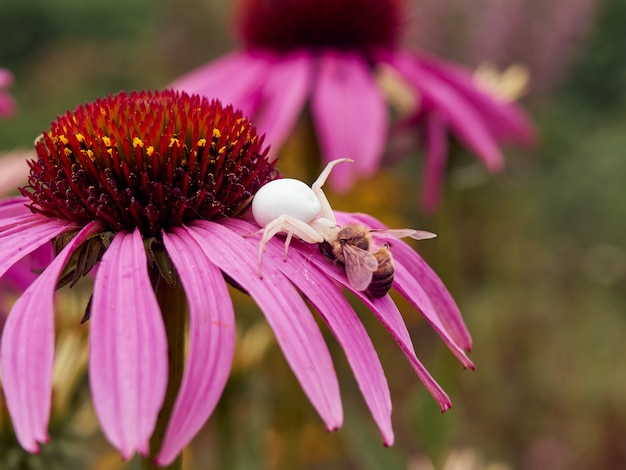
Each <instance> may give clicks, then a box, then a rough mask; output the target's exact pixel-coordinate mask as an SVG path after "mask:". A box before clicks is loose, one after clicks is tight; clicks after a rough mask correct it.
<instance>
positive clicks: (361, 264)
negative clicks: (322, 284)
mask: <svg viewBox="0 0 626 470" xmlns="http://www.w3.org/2000/svg"><path fill="white" fill-rule="evenodd" d="M343 256H344V259H345V263H344V264H345V267H346V275H347V276H348V282H350V285H351V286H352V287H353V288H354V289H356V290H358V291H362V290H365V289H367V288H368V286H369V285H370V283H371V282H372V275H373V273H374V271H376V269H378V260H377V259H376V257H375V256H374V255H373V254H372V253H370V252H369V251H367V250H362V249H361V248H358V247H356V246H352V245H348V244H345V245H343Z"/></svg>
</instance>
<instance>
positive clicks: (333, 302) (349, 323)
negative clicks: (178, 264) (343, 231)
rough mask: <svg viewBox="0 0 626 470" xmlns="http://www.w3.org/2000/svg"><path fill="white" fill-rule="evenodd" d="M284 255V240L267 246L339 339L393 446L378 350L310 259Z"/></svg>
mask: <svg viewBox="0 0 626 470" xmlns="http://www.w3.org/2000/svg"><path fill="white" fill-rule="evenodd" d="M225 224H226V226H228V227H230V228H232V230H233V231H236V232H237V233H239V234H241V235H245V234H249V233H252V232H254V231H255V230H256V229H257V228H258V227H256V225H253V224H250V223H246V222H244V221H242V220H236V219H228V220H227V221H226V222H225ZM249 241H250V242H251V243H252V245H253V246H256V247H257V248H258V242H259V240H258V239H254V238H251V239H249ZM294 246H295V243H294ZM283 255H284V243H283V240H280V239H277V238H274V239H272V240H271V241H270V242H269V243H268V244H267V245H266V246H265V256H266V258H267V259H269V260H272V261H275V263H274V264H275V265H276V267H277V268H278V269H280V270H281V271H282V272H283V273H285V275H286V276H287V277H288V278H289V279H290V280H291V282H293V283H294V284H295V285H296V286H297V287H298V289H300V291H301V292H302V293H303V294H304V295H305V296H306V297H307V298H308V299H309V301H310V302H311V303H312V304H313V306H314V307H315V308H316V309H317V311H318V312H319V314H320V315H321V316H322V318H323V319H324V321H325V322H326V324H327V325H328V327H329V328H330V330H331V331H332V332H333V334H334V335H335V337H336V338H337V341H338V342H339V344H340V345H341V347H342V348H343V350H344V352H345V354H346V357H347V359H348V362H349V364H350V367H351V368H352V370H353V372H354V376H355V378H356V381H357V383H358V385H359V388H360V390H361V393H362V394H363V398H364V399H365V402H366V403H367V406H368V407H369V409H370V411H371V413H372V416H373V417H374V420H375V421H376V423H377V424H378V427H379V429H380V432H381V434H382V436H383V442H384V444H385V445H391V444H393V429H392V426H391V397H390V394H389V387H388V385H387V379H386V378H385V374H384V372H383V368H382V365H381V363H380V360H379V359H378V355H377V353H376V349H374V345H373V344H372V341H371V340H370V338H369V336H368V335H367V331H366V330H365V328H364V327H363V324H362V323H361V321H360V320H359V317H358V316H357V314H356V312H355V311H354V310H353V309H352V307H351V306H350V304H349V302H348V301H347V300H346V299H345V297H344V296H343V295H342V294H341V292H340V291H339V289H338V288H337V285H336V284H335V283H334V282H333V281H332V280H331V279H329V278H328V277H327V276H326V275H324V274H323V273H322V272H320V271H319V270H318V269H316V268H314V267H313V266H312V265H311V263H310V259H309V256H304V255H303V254H302V253H301V252H300V251H299V250H298V249H297V248H295V249H293V250H290V251H289V258H288V262H286V263H285V262H283Z"/></svg>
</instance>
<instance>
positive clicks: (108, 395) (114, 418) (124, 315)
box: [89, 229, 167, 459]
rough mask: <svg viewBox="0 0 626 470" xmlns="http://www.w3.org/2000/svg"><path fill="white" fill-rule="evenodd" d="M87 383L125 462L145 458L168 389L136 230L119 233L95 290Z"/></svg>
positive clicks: (161, 335)
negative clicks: (138, 454)
mask: <svg viewBox="0 0 626 470" xmlns="http://www.w3.org/2000/svg"><path fill="white" fill-rule="evenodd" d="M91 308H92V314H91V320H90V321H91V327H90V329H91V331H90V335H89V348H90V356H89V378H90V383H91V393H92V396H93V403H94V408H95V411H96V414H97V416H98V419H99V421H100V425H101V427H102V430H103V432H104V434H105V436H106V437H107V439H108V440H109V441H110V442H111V443H112V444H113V445H114V446H115V447H117V448H118V449H119V450H120V452H121V454H122V457H123V458H125V459H126V458H129V457H130V456H131V455H132V454H133V453H134V452H135V451H139V452H141V453H142V454H144V455H146V454H147V453H148V451H149V439H150V436H151V434H152V431H153V429H154V425H155V423H156V419H157V416H158V413H159V409H160V408H161V405H162V403H163V399H164V397H165V390H166V386H167V338H166V334H165V326H164V324H163V318H162V317H161V312H160V310H159V305H158V303H157V299H156V296H155V294H154V291H153V290H152V285H151V284H150V278H149V277H148V268H147V260H146V253H145V248H144V245H143V241H142V237H141V234H140V233H139V231H138V230H137V229H136V230H135V231H134V232H133V233H132V234H131V233H124V232H119V233H118V234H117V235H115V238H114V239H113V242H112V243H111V245H110V246H109V248H108V249H107V251H106V252H105V253H104V256H103V257H102V261H101V262H100V265H99V268H98V272H97V275H96V280H95V285H94V289H93V301H92V305H91Z"/></svg>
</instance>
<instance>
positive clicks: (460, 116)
mask: <svg viewBox="0 0 626 470" xmlns="http://www.w3.org/2000/svg"><path fill="white" fill-rule="evenodd" d="M387 60H388V61H389V64H390V65H391V66H392V67H394V68H395V69H396V70H397V71H398V72H399V73H400V74H401V75H402V76H403V77H404V78H405V79H406V80H407V81H408V82H409V83H411V84H412V85H413V86H414V87H415V88H416V90H417V91H418V93H419V95H420V96H421V98H422V107H423V108H428V109H427V110H424V109H422V111H423V112H428V110H429V109H436V110H437V111H438V112H439V113H440V114H441V116H442V117H443V118H445V119H446V121H447V122H449V123H450V127H451V128H452V129H453V130H454V131H455V132H456V134H457V135H458V137H459V139H460V140H461V141H463V142H464V143H465V145H467V146H468V147H469V148H470V149H472V150H473V151H474V153H476V155H477V156H478V157H479V158H480V159H482V160H483V162H484V163H485V165H486V166H487V168H489V169H490V170H491V171H497V170H500V169H502V167H503V166H504V160H503V158H502V154H501V152H500V148H499V147H498V144H497V141H496V137H495V135H493V134H492V132H491V131H490V129H489V127H488V126H487V125H486V122H485V118H484V117H483V116H482V115H481V113H480V111H479V110H477V109H476V108H474V106H472V104H471V103H470V102H469V101H468V100H467V99H466V98H465V97H464V96H463V95H461V94H460V93H459V91H458V90H455V89H454V87H452V86H450V84H448V83H446V82H445V81H443V80H441V79H439V78H437V77H436V76H434V75H432V74H431V73H430V72H428V71H427V70H426V69H424V68H423V67H421V66H420V64H419V61H418V60H417V59H416V58H415V57H413V56H410V55H408V54H403V53H395V54H391V55H389V56H388V57H387Z"/></svg>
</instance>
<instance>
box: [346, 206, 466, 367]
mask: <svg viewBox="0 0 626 470" xmlns="http://www.w3.org/2000/svg"><path fill="white" fill-rule="evenodd" d="M336 214H337V220H342V217H343V218H344V219H345V218H346V216H348V219H350V218H352V219H353V220H355V221H358V222H360V223H362V224H364V225H366V226H367V227H371V228H386V227H385V226H384V225H383V224H382V223H381V222H380V221H378V220H376V219H375V218H374V217H372V216H370V215H367V214H345V213H336ZM393 253H394V260H395V262H396V264H399V265H401V266H402V267H404V268H406V272H407V273H410V276H411V277H412V278H413V279H414V280H415V281H417V283H418V284H419V286H420V287H421V289H423V290H424V292H425V293H426V296H427V297H428V299H429V301H430V303H431V304H432V306H433V307H434V309H435V312H436V316H437V317H438V318H439V322H440V324H442V325H443V328H444V330H443V331H445V332H446V333H447V334H448V335H450V337H451V338H452V339H453V341H454V343H455V344H457V345H458V346H459V347H461V348H462V349H464V350H465V351H470V350H471V349H472V338H471V336H470V334H469V331H468V329H467V327H466V326H465V322H464V321H463V317H461V312H460V311H459V308H458V307H457V305H456V303H455V302H454V299H453V298H452V296H451V295H450V292H448V289H446V286H445V285H444V284H443V282H442V281H441V279H439V276H437V274H436V273H435V272H434V271H433V270H432V268H431V267H430V266H428V263H426V261H424V260H423V259H422V257H421V256H420V255H419V254H417V252H415V250H413V248H411V247H410V246H409V245H407V244H406V243H404V242H403V241H402V240H396V241H394V244H393ZM402 272H403V271H401V273H402ZM407 280H408V277H404V275H403V274H401V275H400V282H401V284H402V285H400V286H398V285H396V288H398V290H400V289H402V291H404V294H406V295H404V294H403V295H404V296H405V297H406V298H407V299H409V300H410V301H411V302H412V303H414V305H415V302H416V301H415V299H414V300H411V297H412V295H413V294H412V293H411V291H410V286H408V285H405V283H406V281H407ZM416 307H417V308H418V309H420V311H421V312H422V313H423V314H425V312H424V310H422V308H421V307H420V306H419V305H416ZM427 319H428V320H429V322H430V323H431V324H433V325H434V324H436V323H437V322H436V320H435V318H434V317H431V318H427ZM440 334H441V333H440ZM468 366H469V367H470V368H473V367H472V366H471V365H468Z"/></svg>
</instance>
